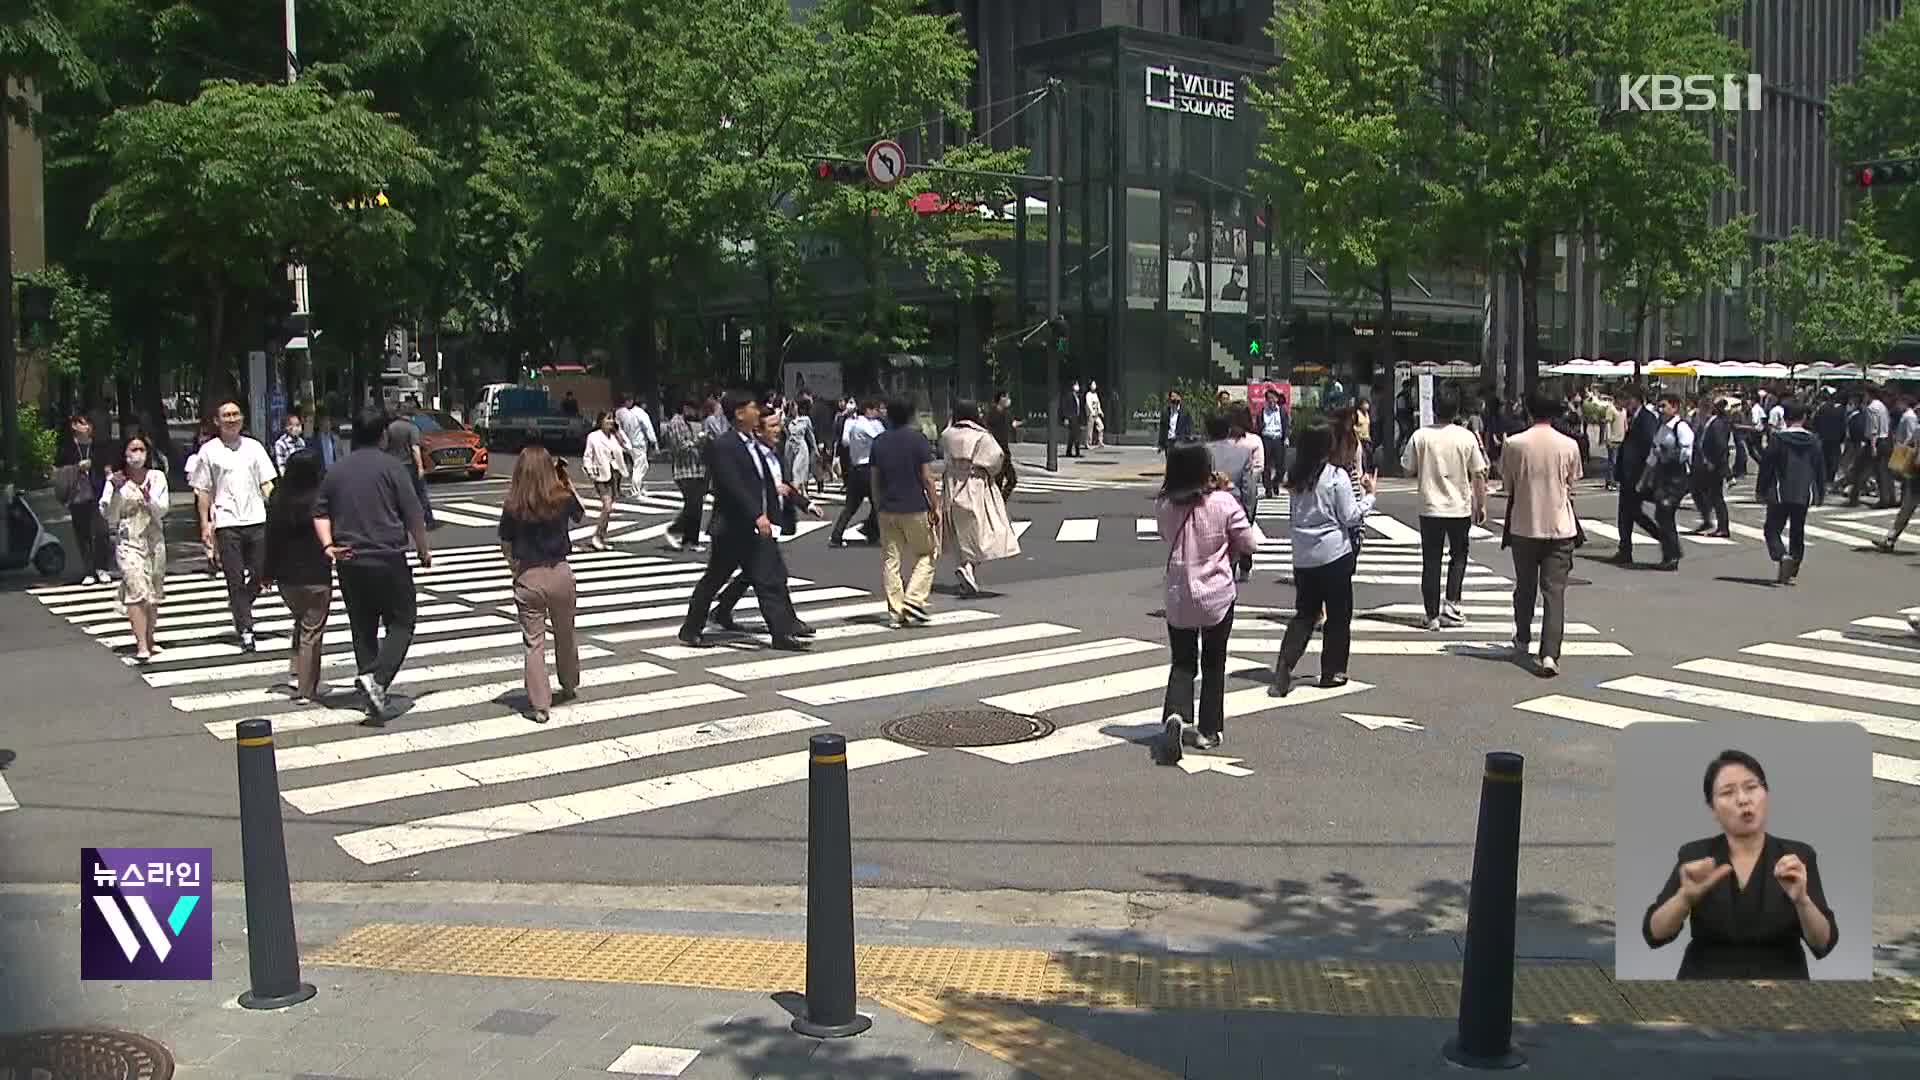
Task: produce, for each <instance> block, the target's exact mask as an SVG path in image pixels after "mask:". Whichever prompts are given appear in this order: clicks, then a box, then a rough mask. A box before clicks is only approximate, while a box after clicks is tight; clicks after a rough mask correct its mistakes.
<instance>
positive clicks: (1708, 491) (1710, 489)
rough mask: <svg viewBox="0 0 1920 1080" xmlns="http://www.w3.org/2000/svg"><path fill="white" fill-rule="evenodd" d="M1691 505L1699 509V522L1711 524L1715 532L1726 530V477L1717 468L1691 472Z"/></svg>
mask: <svg viewBox="0 0 1920 1080" xmlns="http://www.w3.org/2000/svg"><path fill="white" fill-rule="evenodd" d="M1693 505H1694V508H1695V509H1696V510H1699V511H1700V524H1702V525H1712V526H1713V529H1714V531H1715V532H1726V531H1727V478H1726V477H1725V476H1724V475H1723V474H1721V472H1720V471H1719V470H1717V469H1701V470H1699V471H1697V472H1695V473H1694V474H1693Z"/></svg>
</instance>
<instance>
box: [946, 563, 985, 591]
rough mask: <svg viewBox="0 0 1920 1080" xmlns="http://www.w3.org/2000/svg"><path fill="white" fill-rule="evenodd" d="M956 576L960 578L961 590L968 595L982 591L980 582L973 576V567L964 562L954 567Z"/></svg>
mask: <svg viewBox="0 0 1920 1080" xmlns="http://www.w3.org/2000/svg"><path fill="white" fill-rule="evenodd" d="M953 573H954V576H955V577H957V578H959V579H960V591H961V592H962V593H964V594H965V595H967V596H972V595H973V594H975V593H977V592H979V591H980V582H979V581H977V580H976V579H975V578H974V576H973V567H971V566H968V565H966V564H965V563H962V564H961V565H959V566H956V567H954V570H953Z"/></svg>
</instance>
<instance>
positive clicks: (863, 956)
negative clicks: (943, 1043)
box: [853, 945, 970, 993]
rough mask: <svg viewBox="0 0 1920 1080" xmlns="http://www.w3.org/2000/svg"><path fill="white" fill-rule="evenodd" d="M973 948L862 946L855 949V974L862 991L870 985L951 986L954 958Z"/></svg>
mask: <svg viewBox="0 0 1920 1080" xmlns="http://www.w3.org/2000/svg"><path fill="white" fill-rule="evenodd" d="M969 951H970V950H967V949H954V948H940V947H933V948H927V947H922V946H917V945H859V946H856V947H855V948H854V950H853V964H854V973H855V975H856V976H857V977H858V981H859V984H860V989H861V992H862V993H866V992H868V990H869V988H871V989H879V988H881V987H889V986H893V987H904V988H921V989H925V988H929V987H935V988H937V987H943V986H946V985H947V973H948V972H949V971H951V970H952V969H953V964H954V961H955V960H956V959H957V958H959V957H960V956H962V955H965V954H966V953H968V952H969Z"/></svg>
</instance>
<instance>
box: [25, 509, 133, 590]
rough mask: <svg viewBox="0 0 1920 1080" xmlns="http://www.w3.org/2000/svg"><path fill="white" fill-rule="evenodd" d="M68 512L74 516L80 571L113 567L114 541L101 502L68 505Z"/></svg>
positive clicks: (103, 571) (87, 572)
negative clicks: (110, 536) (101, 508)
mask: <svg viewBox="0 0 1920 1080" xmlns="http://www.w3.org/2000/svg"><path fill="white" fill-rule="evenodd" d="M67 513H68V514H70V515H72V517H73V542H74V545H75V546H76V547H78V548H79V549H80V551H79V555H80V572H81V573H82V574H103V573H106V572H107V571H108V570H110V569H112V567H113V543H112V541H110V540H109V539H108V537H107V522H106V519H105V518H102V517H101V516H100V504H99V503H96V502H93V501H92V500H88V501H87V502H77V503H74V504H73V505H72V506H69V507H67ZM28 539H29V540H31V539H32V537H28Z"/></svg>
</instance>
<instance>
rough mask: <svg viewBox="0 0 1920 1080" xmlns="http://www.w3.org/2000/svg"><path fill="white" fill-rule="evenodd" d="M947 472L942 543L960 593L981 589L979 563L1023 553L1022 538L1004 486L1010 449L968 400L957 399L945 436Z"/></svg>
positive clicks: (944, 476)
mask: <svg viewBox="0 0 1920 1080" xmlns="http://www.w3.org/2000/svg"><path fill="white" fill-rule="evenodd" d="M940 456H941V459H942V460H943V461H944V463H945V466H946V468H945V471H944V472H943V473H942V474H941V478H940V503H941V506H942V507H943V508H944V512H943V513H942V514H941V515H940V516H941V520H942V522H943V523H944V524H945V526H946V530H947V531H946V536H945V538H944V542H943V543H942V545H941V546H942V547H945V548H947V549H949V550H951V551H952V552H953V557H954V562H955V564H956V565H955V567H954V573H955V575H957V576H958V578H959V581H960V592H961V594H962V595H965V596H972V595H974V594H976V593H978V592H979V591H980V582H979V579H978V578H976V577H975V576H974V567H976V566H978V565H980V564H981V563H983V562H988V561H991V560H994V559H1010V558H1013V557H1014V556H1016V555H1018V554H1020V538H1019V536H1017V535H1016V534H1015V533H1014V531H1013V522H1012V520H1011V519H1009V518H1008V517H1007V499H1006V496H1005V495H1004V494H1002V493H1001V490H1000V475H1001V473H1003V472H1005V471H1006V468H1007V465H1008V464H1009V463H1008V461H1007V452H1006V450H1005V449H1003V448H1002V447H1001V446H1000V441H999V440H998V439H996V438H994V437H993V434H992V433H991V432H989V431H988V430H987V429H986V428H985V427H984V426H982V425H981V423H980V406H979V405H978V404H976V403H975V402H973V401H972V400H971V399H968V398H961V399H960V400H958V401H955V402H954V403H953V420H952V422H951V423H950V424H948V426H947V430H946V431H944V432H942V433H941V435H940Z"/></svg>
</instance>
